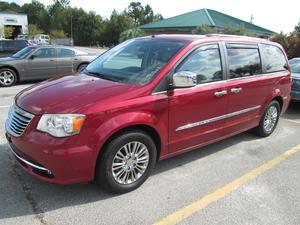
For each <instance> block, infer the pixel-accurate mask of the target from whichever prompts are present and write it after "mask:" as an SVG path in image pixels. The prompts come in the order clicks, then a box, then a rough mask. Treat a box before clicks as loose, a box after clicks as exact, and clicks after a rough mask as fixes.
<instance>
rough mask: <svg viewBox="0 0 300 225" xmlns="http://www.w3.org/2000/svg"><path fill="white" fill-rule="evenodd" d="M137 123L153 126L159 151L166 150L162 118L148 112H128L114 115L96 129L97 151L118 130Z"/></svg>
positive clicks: (166, 131) (165, 132) (165, 130)
mask: <svg viewBox="0 0 300 225" xmlns="http://www.w3.org/2000/svg"><path fill="white" fill-rule="evenodd" d="M137 125H146V126H148V127H151V128H153V129H154V130H155V131H156V132H157V133H158V135H159V136H160V139H161V146H160V147H161V153H162V152H165V151H167V148H166V144H167V134H168V130H167V124H166V123H163V121H162V118H158V117H157V116H155V115H153V114H151V113H148V112H128V113H123V114H119V115H117V116H115V117H112V118H110V119H109V120H107V121H105V122H104V123H102V124H101V125H100V126H99V128H98V129H97V130H96V134H95V135H96V137H95V138H96V140H99V141H98V144H97V146H98V149H99V151H100V150H101V149H102V147H103V145H104V143H105V142H106V141H107V140H108V139H109V138H110V137H111V136H112V135H113V134H115V133H117V132H118V131H120V130H122V129H124V128H128V127H132V126H137ZM98 154H99V152H98Z"/></svg>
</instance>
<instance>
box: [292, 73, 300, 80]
mask: <svg viewBox="0 0 300 225" xmlns="http://www.w3.org/2000/svg"><path fill="white" fill-rule="evenodd" d="M292 78H296V79H300V73H292Z"/></svg>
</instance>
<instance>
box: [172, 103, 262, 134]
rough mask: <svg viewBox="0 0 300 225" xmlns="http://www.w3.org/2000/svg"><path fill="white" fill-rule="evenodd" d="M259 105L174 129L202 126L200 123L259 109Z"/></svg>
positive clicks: (203, 123)
mask: <svg viewBox="0 0 300 225" xmlns="http://www.w3.org/2000/svg"><path fill="white" fill-rule="evenodd" d="M260 107H261V106H260V105H259V106H254V107H251V108H248V109H243V110H241V111H236V112H233V113H229V114H226V115H222V116H218V117H213V118H211V119H208V120H202V121H199V122H196V123H189V124H186V125H183V126H181V127H178V128H177V129H176V131H181V130H186V129H190V128H193V127H198V126H202V125H205V124H208V123H213V122H216V121H219V120H224V119H227V118H230V117H233V116H237V115H240V114H244V113H247V112H250V111H253V110H256V109H259V108H260Z"/></svg>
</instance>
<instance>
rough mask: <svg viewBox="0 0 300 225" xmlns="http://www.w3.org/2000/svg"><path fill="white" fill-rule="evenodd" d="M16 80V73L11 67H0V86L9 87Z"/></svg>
mask: <svg viewBox="0 0 300 225" xmlns="http://www.w3.org/2000/svg"><path fill="white" fill-rule="evenodd" d="M16 82H17V74H16V72H15V71H13V70H12V69H8V68H2V69H0V86H1V87H11V86H13V85H15V84H16Z"/></svg>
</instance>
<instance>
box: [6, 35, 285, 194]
mask: <svg viewBox="0 0 300 225" xmlns="http://www.w3.org/2000/svg"><path fill="white" fill-rule="evenodd" d="M290 92H291V75H290V71H289V68H288V64H287V58H286V55H285V53H284V50H283V49H282V47H281V46H280V45H278V44H275V43H272V42H270V41H267V40H262V39H257V38H249V37H238V36H226V35H208V36H197V35H158V36H152V37H143V38H137V39H133V40H129V41H126V42H124V43H122V44H120V45H118V46H116V47H114V48H112V49H111V50H109V51H107V52H105V53H104V54H102V55H101V56H99V57H98V58H97V59H96V60H94V61H93V62H92V63H90V64H89V65H88V66H87V68H86V69H85V70H84V71H82V72H81V74H76V75H70V76H64V77H60V78H55V79H51V80H48V81H45V82H42V83H40V84H37V85H34V86H32V87H30V88H27V89H25V90H23V91H22V92H21V93H19V94H18V95H17V96H16V98H15V101H14V103H13V105H12V106H11V108H10V111H9V115H8V119H7V121H6V131H7V134H6V136H7V140H8V142H9V145H10V147H11V150H12V153H13V154H14V156H15V158H16V159H17V161H19V163H20V164H21V166H22V167H23V168H24V169H25V170H26V171H28V172H29V173H30V174H32V175H34V176H36V177H38V178H39V179H41V180H44V181H48V182H53V183H59V184H70V183H76V182H83V181H90V180H93V179H96V180H97V181H98V182H99V183H100V185H101V186H102V187H103V188H105V189H106V190H108V191H111V192H115V193H124V192H128V191H131V190H133V189H135V188H137V187H139V186H140V185H141V184H142V183H143V182H144V181H145V180H146V179H147V178H148V176H149V175H150V173H151V171H152V170H153V168H154V166H155V164H156V162H157V161H158V160H159V159H165V158H168V157H171V156H174V155H177V154H180V153H183V152H186V151H189V150H192V149H195V148H198V147H200V146H204V145H207V144H209V143H212V142H215V141H218V140H221V139H224V138H227V137H230V136H233V135H235V134H238V133H241V132H243V131H246V130H249V129H252V128H254V129H255V130H256V132H257V134H259V135H260V136H264V137H265V136H268V135H270V134H271V133H272V132H273V131H274V129H275V127H276V125H277V122H278V119H279V116H280V114H281V113H283V112H284V111H285V110H286V108H287V106H288V103H289V100H290Z"/></svg>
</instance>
